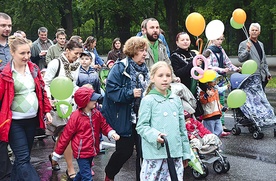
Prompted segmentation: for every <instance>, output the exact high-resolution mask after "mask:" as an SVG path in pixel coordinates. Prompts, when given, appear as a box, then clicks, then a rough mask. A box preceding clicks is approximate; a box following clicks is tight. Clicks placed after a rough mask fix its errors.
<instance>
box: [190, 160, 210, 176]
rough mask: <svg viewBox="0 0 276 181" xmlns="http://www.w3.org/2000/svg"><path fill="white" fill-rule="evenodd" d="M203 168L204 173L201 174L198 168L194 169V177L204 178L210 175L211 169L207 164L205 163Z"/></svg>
mask: <svg viewBox="0 0 276 181" xmlns="http://www.w3.org/2000/svg"><path fill="white" fill-rule="evenodd" d="M201 166H202V170H203V174H200V173H199V172H197V171H196V170H194V169H192V174H193V177H194V178H195V179H202V178H205V177H207V176H208V174H209V170H208V168H207V166H206V165H205V164H204V163H203V164H202V165H201Z"/></svg>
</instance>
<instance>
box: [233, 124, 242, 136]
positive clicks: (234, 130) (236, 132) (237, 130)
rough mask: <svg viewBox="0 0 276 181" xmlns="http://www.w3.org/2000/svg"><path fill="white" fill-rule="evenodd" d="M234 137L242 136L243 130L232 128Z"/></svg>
mask: <svg viewBox="0 0 276 181" xmlns="http://www.w3.org/2000/svg"><path fill="white" fill-rule="evenodd" d="M231 132H232V134H233V135H240V134H241V128H239V127H237V126H235V127H234V128H232V130H231Z"/></svg>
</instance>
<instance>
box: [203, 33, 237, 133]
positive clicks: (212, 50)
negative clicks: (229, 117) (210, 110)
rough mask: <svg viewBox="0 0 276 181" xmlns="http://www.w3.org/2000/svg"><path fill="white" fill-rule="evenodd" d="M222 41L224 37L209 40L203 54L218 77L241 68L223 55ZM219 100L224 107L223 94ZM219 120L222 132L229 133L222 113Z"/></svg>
mask: <svg viewBox="0 0 276 181" xmlns="http://www.w3.org/2000/svg"><path fill="white" fill-rule="evenodd" d="M224 39H225V38H224V35H221V36H220V37H219V38H217V39H215V40H211V41H210V46H208V48H207V50H206V51H205V52H204V56H206V57H207V60H208V62H209V63H210V64H209V68H210V69H212V70H215V71H216V72H217V73H219V74H220V75H223V76H226V73H228V72H229V71H234V72H240V70H241V68H240V67H236V66H235V65H234V64H233V63H232V62H231V60H230V59H229V57H228V56H227V54H226V53H225V50H224V49H223V47H222V43H223V41H224ZM222 84H223V83H222ZM222 86H223V85H222ZM219 98H220V103H221V105H223V106H224V102H225V92H223V93H220V94H219ZM220 119H221V123H222V126H223V131H224V132H231V130H229V129H227V128H226V127H225V125H224V113H222V116H221V118H220ZM224 134H225V133H224Z"/></svg>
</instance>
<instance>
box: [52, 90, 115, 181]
mask: <svg viewBox="0 0 276 181" xmlns="http://www.w3.org/2000/svg"><path fill="white" fill-rule="evenodd" d="M100 96H101V95H100V94H97V93H95V92H94V90H93V89H91V88H88V87H80V88H79V89H78V90H77V91H76V92H75V94H74V99H75V102H76V104H77V105H78V109H77V110H76V111H74V112H73V113H72V114H71V116H70V119H69V121H68V123H67V125H66V126H65V128H64V131H63V132H62V134H61V136H60V138H59V141H58V143H57V146H56V148H55V151H54V153H53V158H52V159H53V160H55V161H57V160H58V159H59V158H61V155H62V154H63V152H64V150H65V149H66V147H67V145H68V144H69V142H70V141H71V147H72V150H73V156H74V158H76V159H77V162H78V165H79V172H78V173H77V175H76V177H75V179H74V180H93V179H92V174H91V164H92V160H93V158H94V157H95V156H96V155H97V154H98V153H99V144H100V143H99V141H100V139H99V135H100V132H102V133H103V134H104V135H106V136H107V135H108V137H109V138H113V139H114V140H119V139H120V136H119V135H118V134H117V133H116V131H115V130H113V129H112V128H111V127H110V126H109V125H108V124H107V123H106V120H105V118H104V117H103V116H102V114H101V112H100V111H99V110H97V109H96V108H95V104H96V101H97V99H98V98H99V97H100Z"/></svg>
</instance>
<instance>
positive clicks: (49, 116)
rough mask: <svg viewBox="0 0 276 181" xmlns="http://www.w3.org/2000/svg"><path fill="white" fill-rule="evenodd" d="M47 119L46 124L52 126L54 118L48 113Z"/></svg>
mask: <svg viewBox="0 0 276 181" xmlns="http://www.w3.org/2000/svg"><path fill="white" fill-rule="evenodd" d="M45 117H46V124H50V123H52V122H53V117H52V115H51V114H50V113H49V112H47V113H46V115H45Z"/></svg>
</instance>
